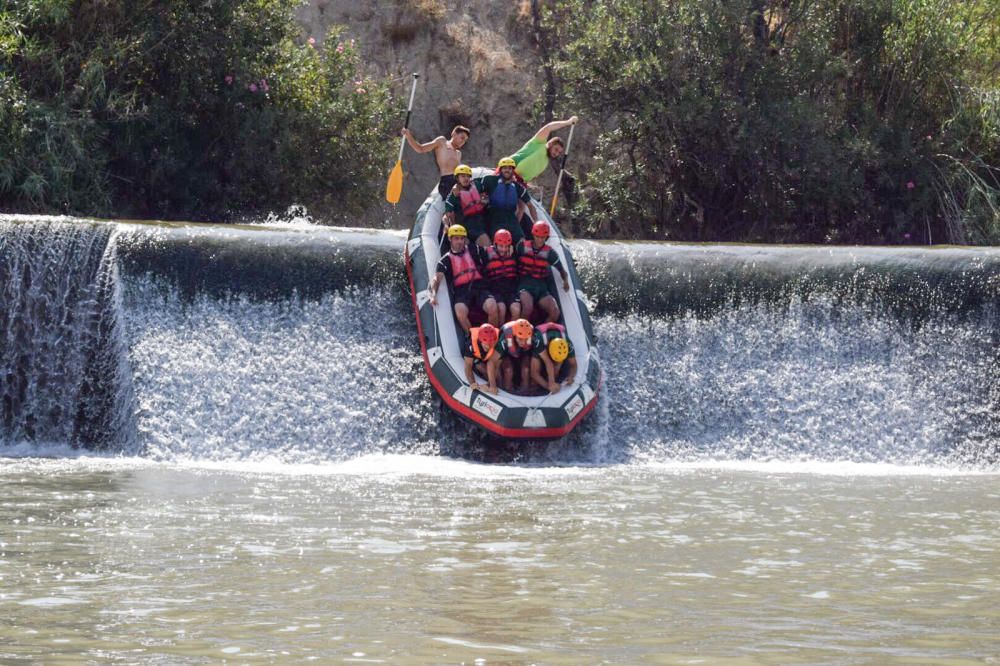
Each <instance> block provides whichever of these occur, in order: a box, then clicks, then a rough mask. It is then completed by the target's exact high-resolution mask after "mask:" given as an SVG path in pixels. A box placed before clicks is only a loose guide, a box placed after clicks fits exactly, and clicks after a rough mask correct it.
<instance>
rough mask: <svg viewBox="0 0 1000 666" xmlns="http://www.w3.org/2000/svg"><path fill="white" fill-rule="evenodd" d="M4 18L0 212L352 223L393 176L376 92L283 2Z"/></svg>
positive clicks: (24, 6)
mask: <svg viewBox="0 0 1000 666" xmlns="http://www.w3.org/2000/svg"><path fill="white" fill-rule="evenodd" d="M2 6H3V7H5V8H4V9H0V206H3V207H5V208H8V209H18V210H31V211H54V210H55V211H64V212H69V213H83V214H94V215H115V216H138V217H170V218H177V217H183V218H189V219H227V218H232V217H234V216H237V215H240V214H252V213H255V212H261V211H267V210H271V209H273V208H274V207H282V208H283V207H284V206H286V205H288V204H290V203H293V202H295V203H303V204H306V205H308V206H310V207H311V208H313V209H314V210H318V211H319V212H327V213H331V212H333V211H342V212H344V213H349V212H352V211H359V210H362V209H364V208H365V207H367V205H368V204H369V203H370V200H371V198H372V197H374V196H376V195H377V193H378V191H379V187H380V183H379V181H380V180H381V177H382V175H383V174H381V173H380V169H381V167H383V166H384V165H385V164H386V163H388V162H389V160H390V156H389V153H390V152H391V146H390V145H388V144H387V143H386V142H384V141H382V140H381V138H382V137H384V136H386V134H387V133H389V130H388V125H387V123H388V121H389V119H390V118H389V115H388V114H389V112H390V111H391V110H392V108H393V105H392V103H391V100H390V95H389V91H388V86H387V83H386V82H385V81H383V80H377V79H374V78H372V77H370V76H367V75H365V74H364V73H363V70H362V67H361V63H360V59H359V55H358V51H357V49H356V48H355V46H354V43H353V41H350V42H345V41H338V37H339V33H337V32H333V33H331V34H330V35H329V36H328V37H327V39H326V42H325V43H326V45H327V46H326V47H325V48H320V47H318V46H316V44H315V40H314V39H311V38H310V39H308V40H306V39H305V38H304V36H303V35H302V34H301V29H300V28H299V26H298V24H297V23H296V22H295V16H294V9H295V6H296V2H294V0H221V1H219V2H211V3H206V2H202V1H200V0H178V1H176V2H156V1H155V0H138V1H135V0H109V1H107V2H100V3H96V2H80V1H74V0H31V1H30V2H29V1H22V2H10V3H4V5H2Z"/></svg>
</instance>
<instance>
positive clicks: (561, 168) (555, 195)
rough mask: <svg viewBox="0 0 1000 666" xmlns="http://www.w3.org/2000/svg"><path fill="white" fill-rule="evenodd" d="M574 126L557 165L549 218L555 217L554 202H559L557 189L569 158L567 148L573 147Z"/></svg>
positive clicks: (570, 127)
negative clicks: (557, 170) (557, 176)
mask: <svg viewBox="0 0 1000 666" xmlns="http://www.w3.org/2000/svg"><path fill="white" fill-rule="evenodd" d="M574 129H576V125H570V126H569V138H568V139H566V152H564V153H563V156H562V163H561V164H560V165H559V178H557V179H556V191H555V193H553V195H552V207H551V208H550V209H549V217H555V214H556V202H557V201H558V200H559V187H560V186H561V185H562V177H563V172H564V171H565V170H566V158H567V157H569V147H570V146H572V145H573V130H574Z"/></svg>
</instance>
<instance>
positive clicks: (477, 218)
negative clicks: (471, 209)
mask: <svg viewBox="0 0 1000 666" xmlns="http://www.w3.org/2000/svg"><path fill="white" fill-rule="evenodd" d="M460 224H461V225H462V226H463V227H465V232H466V233H467V234H468V235H469V242H470V243H475V242H476V239H477V238H479V237H480V236H482V235H483V234H485V233H486V218H485V217H483V215H482V214H479V215H470V216H469V217H463V218H462V221H461V222H460Z"/></svg>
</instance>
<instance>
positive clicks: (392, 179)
mask: <svg viewBox="0 0 1000 666" xmlns="http://www.w3.org/2000/svg"><path fill="white" fill-rule="evenodd" d="M418 78H420V75H419V74H417V73H416V72H414V73H413V88H411V89H410V103H409V104H408V105H407V107H406V122H405V123H403V129H406V128H407V127H409V126H410V114H411V113H412V112H413V97H414V95H416V94H417V79H418ZM405 147H406V137H405V136H404V137H403V139H402V140H401V141H400V142H399V159H397V160H396V166H394V167H393V168H392V173H390V174H389V182H388V183H386V186H385V200H386V201H388V202H389V203H391V204H392V205H393V206H395V205H396V204H398V203H399V196H400V195H401V194H402V193H403V148H405Z"/></svg>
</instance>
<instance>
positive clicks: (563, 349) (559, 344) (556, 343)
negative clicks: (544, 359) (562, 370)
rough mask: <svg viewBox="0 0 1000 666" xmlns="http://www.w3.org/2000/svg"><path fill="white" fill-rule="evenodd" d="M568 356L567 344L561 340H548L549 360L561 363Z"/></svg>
mask: <svg viewBox="0 0 1000 666" xmlns="http://www.w3.org/2000/svg"><path fill="white" fill-rule="evenodd" d="M567 356H569V343H568V342H566V341H565V340H564V339H562V338H553V339H552V340H549V358H551V359H552V361H553V362H554V363H562V362H563V361H565V360H566V357H567Z"/></svg>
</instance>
